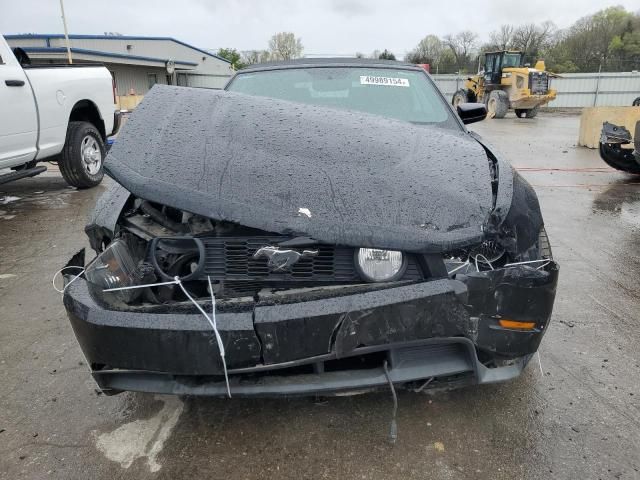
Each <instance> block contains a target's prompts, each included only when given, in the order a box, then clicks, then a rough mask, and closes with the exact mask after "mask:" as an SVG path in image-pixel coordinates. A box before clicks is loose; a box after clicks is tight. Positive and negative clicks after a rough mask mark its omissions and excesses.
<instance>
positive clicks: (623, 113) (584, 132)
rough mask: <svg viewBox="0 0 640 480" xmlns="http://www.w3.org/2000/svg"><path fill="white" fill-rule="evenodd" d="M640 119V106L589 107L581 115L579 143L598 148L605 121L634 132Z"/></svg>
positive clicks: (583, 145)
mask: <svg viewBox="0 0 640 480" xmlns="http://www.w3.org/2000/svg"><path fill="white" fill-rule="evenodd" d="M638 121H640V107H588V108H585V109H583V110H582V115H581V116H580V133H579V135H578V145H580V146H582V147H587V148H598V144H599V143H600V131H601V130H602V124H603V123H604V122H610V123H614V124H616V125H623V126H625V127H626V128H628V129H629V131H630V132H631V133H632V134H633V132H634V131H635V129H636V122H638Z"/></svg>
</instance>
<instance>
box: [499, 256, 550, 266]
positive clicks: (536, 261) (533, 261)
mask: <svg viewBox="0 0 640 480" xmlns="http://www.w3.org/2000/svg"><path fill="white" fill-rule="evenodd" d="M543 262H547V265H548V264H550V263H551V260H549V259H548V258H541V259H540V260H529V261H527V262H513V263H506V264H505V265H504V266H505V267H512V266H514V265H527V264H529V263H543Z"/></svg>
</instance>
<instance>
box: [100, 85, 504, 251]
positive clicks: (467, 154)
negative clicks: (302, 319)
mask: <svg viewBox="0 0 640 480" xmlns="http://www.w3.org/2000/svg"><path fill="white" fill-rule="evenodd" d="M105 169H106V171H107V173H108V174H109V175H110V176H111V177H113V178H114V179H115V180H116V181H117V182H119V183H120V184H122V185H123V186H124V187H125V188H127V189H128V190H129V191H130V192H132V193H133V194H134V195H136V196H138V197H141V198H144V199H147V200H150V201H153V202H158V203H162V204H165V205H169V206H172V207H175V208H179V209H182V210H186V211H189V212H193V213H196V214H199V215H203V216H207V217H210V218H212V219H217V220H227V221H232V222H237V223H239V224H241V225H245V226H248V227H253V228H258V229H262V230H265V231H268V232H274V233H281V234H292V235H300V236H305V237H310V238H313V239H315V240H318V241H320V242H325V243H331V244H341V245H350V246H355V247H357V246H369V247H377V248H388V249H396V250H407V251H416V252H435V251H445V250H447V249H450V248H456V247H459V246H464V245H469V244H472V243H476V242H479V241H480V240H481V239H482V227H483V224H484V223H485V222H486V220H487V217H488V215H489V214H490V212H491V209H492V202H493V196H492V190H491V179H490V171H489V167H488V159H487V156H486V153H485V151H484V149H483V148H482V146H481V145H480V144H479V143H478V142H476V141H475V140H473V139H472V138H471V137H470V136H469V135H467V134H465V133H463V132H460V133H457V132H453V131H450V130H445V129H440V128H436V127H430V126H414V125H411V124H408V123H405V122H400V121H395V120H391V119H386V118H383V117H378V116H375V115H367V114H362V113H358V112H351V111H342V110H336V109H330V108H324V107H316V106H310V105H304V104H298V103H291V102H284V101H279V100H273V99H268V98H261V97H252V96H247V95H241V94H236V93H231V92H226V91H213V90H204V89H192V88H185V87H162V86H155V87H154V88H153V89H152V90H151V92H149V94H147V96H146V97H145V99H144V101H143V102H142V103H141V104H140V105H139V106H138V107H137V108H136V110H135V111H134V113H133V114H132V115H131V118H130V119H129V121H128V122H127V124H126V126H125V127H124V129H123V131H122V132H121V134H120V136H119V137H118V140H117V142H116V143H115V145H114V147H113V148H112V149H111V152H110V153H109V155H108V157H107V159H106V162H105Z"/></svg>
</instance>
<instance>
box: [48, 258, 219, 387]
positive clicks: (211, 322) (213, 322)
mask: <svg viewBox="0 0 640 480" xmlns="http://www.w3.org/2000/svg"><path fill="white" fill-rule="evenodd" d="M65 268H80V269H81V270H82V271H81V272H80V273H79V274H78V275H77V276H76V277H74V278H73V280H71V281H70V282H69V283H67V284H66V285H65V287H64V288H63V289H62V290H58V288H56V285H55V280H56V277H57V276H58V274H59V273H60V272H61V271H62V270H64V269H65ZM83 273H84V268H82V267H64V268H62V269H60V270H58V272H56V274H55V275H54V277H53V280H52V282H53V288H55V289H56V290H57V291H58V292H59V293H63V292H64V289H65V288H67V287H68V286H69V285H71V283H73V282H74V281H75V280H76V279H77V278H78V277H80V275H82V274H83ZM207 279H208V281H209V291H210V292H211V309H212V317H213V320H212V319H211V318H210V317H209V315H207V312H205V311H204V310H203V308H202V307H201V306H200V304H199V303H198V302H196V301H195V299H194V298H193V297H192V296H191V295H190V294H189V292H187V289H186V288H184V285H183V284H182V282H181V281H180V277H175V278H174V279H173V280H171V281H168V282H159V283H147V284H145V285H132V286H130V287H117V288H105V289H104V290H102V291H103V292H120V291H123V290H134V289H136V288H147V287H159V286H162V285H178V286H179V287H180V288H181V289H182V291H183V292H184V294H185V295H186V296H187V298H188V299H189V300H191V303H193V304H194V305H195V306H196V308H197V309H198V310H199V311H200V313H202V315H204V318H206V319H207V321H208V322H209V325H211V328H213V333H214V334H215V336H216V343H217V344H218V350H219V351H220V358H221V359H222V367H223V369H224V380H225V383H226V385H227V395H228V396H229V398H231V388H230V387H229V373H228V371H227V362H226V360H225V352H224V344H223V343H222V337H221V336H220V332H219V331H218V325H217V323H216V297H215V295H214V294H213V287H212V285H211V278H210V277H208V276H207Z"/></svg>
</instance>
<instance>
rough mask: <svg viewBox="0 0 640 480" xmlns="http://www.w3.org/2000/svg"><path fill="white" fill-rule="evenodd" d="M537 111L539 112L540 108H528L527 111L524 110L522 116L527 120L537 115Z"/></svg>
mask: <svg viewBox="0 0 640 480" xmlns="http://www.w3.org/2000/svg"><path fill="white" fill-rule="evenodd" d="M539 110H540V107H533V108H530V109H529V110H525V113H524V116H525V117H527V118H533V117H535V116H536V115H538V111H539Z"/></svg>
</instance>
